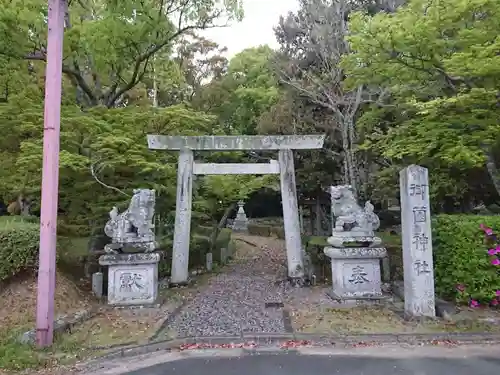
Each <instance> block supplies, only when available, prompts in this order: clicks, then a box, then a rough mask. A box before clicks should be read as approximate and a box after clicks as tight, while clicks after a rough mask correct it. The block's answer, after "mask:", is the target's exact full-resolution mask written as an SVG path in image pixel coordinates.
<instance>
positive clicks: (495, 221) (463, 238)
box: [432, 215, 500, 303]
mask: <svg viewBox="0 0 500 375" xmlns="http://www.w3.org/2000/svg"><path fill="white" fill-rule="evenodd" d="M481 224H484V225H486V226H488V227H490V228H492V229H493V231H494V232H495V233H500V216H476V215H439V216H436V217H435V218H434V219H433V224H432V229H433V245H434V247H433V252H434V272H435V287H436V293H437V294H438V295H439V296H441V297H443V298H447V299H453V300H455V301H457V302H468V301H469V298H472V299H475V300H478V301H479V302H480V303H487V302H489V301H491V300H492V299H493V298H494V297H495V292H496V291H497V290H500V273H499V270H500V268H499V267H498V266H493V265H492V264H491V259H492V257H491V256H489V255H488V253H487V251H488V247H487V245H486V243H485V235H484V233H483V231H482V230H481V229H480V227H479V226H480V225H481ZM458 285H463V286H464V287H465V292H462V291H461V290H460V288H458V289H457V286H458Z"/></svg>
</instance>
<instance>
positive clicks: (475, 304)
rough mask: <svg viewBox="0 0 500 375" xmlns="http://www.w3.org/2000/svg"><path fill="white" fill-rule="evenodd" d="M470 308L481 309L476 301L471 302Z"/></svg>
mask: <svg viewBox="0 0 500 375" xmlns="http://www.w3.org/2000/svg"><path fill="white" fill-rule="evenodd" d="M469 306H470V307H473V308H474V307H479V302H477V301H476V300H475V299H471V300H470V304H469Z"/></svg>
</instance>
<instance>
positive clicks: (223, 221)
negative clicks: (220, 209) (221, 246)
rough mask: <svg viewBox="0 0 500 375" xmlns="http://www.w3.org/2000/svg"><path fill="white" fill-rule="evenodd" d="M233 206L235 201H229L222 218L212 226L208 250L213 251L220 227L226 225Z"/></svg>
mask: <svg viewBox="0 0 500 375" xmlns="http://www.w3.org/2000/svg"><path fill="white" fill-rule="evenodd" d="M235 208H236V203H231V204H230V205H229V207H227V208H226V211H224V215H222V218H221V219H220V220H219V223H218V224H217V226H216V227H215V228H214V230H213V232H212V235H211V236H210V252H213V251H214V249H215V243H216V242H217V237H219V233H220V231H221V229H223V228H224V227H225V226H226V222H227V218H228V217H229V215H230V214H231V212H232V211H233V210H234V209H235Z"/></svg>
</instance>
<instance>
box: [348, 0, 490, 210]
mask: <svg viewBox="0 0 500 375" xmlns="http://www.w3.org/2000/svg"><path fill="white" fill-rule="evenodd" d="M499 17H500V3H498V1H495V0H471V1H462V0H441V1H439V2H433V1H427V0H410V1H409V3H408V5H407V6H405V7H402V8H400V9H399V10H398V11H397V12H396V13H395V14H394V15H387V14H377V15H375V16H373V17H371V16H369V15H367V14H356V15H355V16H353V17H352V19H351V22H350V31H351V36H350V39H349V40H350V43H351V47H352V49H353V53H352V54H351V55H350V56H346V57H345V58H344V62H343V66H344V67H345V68H346V69H347V76H348V79H347V82H346V84H347V85H349V86H350V87H358V86H359V85H361V84H363V85H379V86H382V87H384V88H385V89H387V90H389V91H390V92H391V94H392V97H393V100H394V109H392V110H390V111H384V112H380V111H378V112H367V113H366V115H365V116H364V119H363V120H362V121H363V122H364V124H365V125H367V126H369V130H368V132H367V139H366V143H365V147H367V148H369V149H371V150H372V151H374V152H375V153H378V154H379V155H381V156H382V157H384V158H385V159H386V160H388V161H390V164H389V165H388V166H387V167H388V168H385V169H384V170H383V171H382V173H384V176H383V177H388V176H390V175H394V173H395V172H396V171H397V169H399V168H400V167H401V166H402V165H404V164H408V163H418V164H423V165H426V166H428V167H429V168H430V174H431V180H432V185H431V187H432V189H433V190H432V194H433V195H434V197H436V198H437V199H436V200H435V202H443V206H442V207H435V209H438V210H445V211H452V210H454V209H459V210H468V209H470V208H471V206H472V205H474V204H477V203H480V202H481V200H483V201H489V202H490V203H491V200H492V198H493V199H498V194H495V193H494V189H493V187H494V185H493V184H492V182H491V181H488V180H489V179H488V178H487V176H488V175H487V173H488V172H490V173H491V175H492V177H493V182H496V180H497V177H498V175H497V173H496V170H495V169H496V168H495V165H496V163H495V161H496V160H498V154H499V149H498V134H499V131H500V128H499V125H498V124H499V121H500V109H499V106H498V93H499V88H500V70H499V69H498V67H499V66H500V65H499V64H500V57H499V55H498V48H499V46H500V44H499V43H500V42H499V39H498V36H497V35H498V33H499V32H500V28H499V23H498V18H499ZM485 177H486V178H485ZM382 181H384V180H382ZM387 181H388V180H387V179H385V186H387V187H389V188H390V187H391V186H392V187H395V186H394V184H389V183H387ZM380 185H384V183H382V184H380ZM393 190H394V191H395V189H393ZM495 196H496V197H495Z"/></svg>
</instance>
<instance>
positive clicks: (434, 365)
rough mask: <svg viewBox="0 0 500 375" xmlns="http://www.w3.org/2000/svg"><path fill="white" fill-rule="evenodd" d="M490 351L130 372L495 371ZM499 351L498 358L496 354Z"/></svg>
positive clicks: (244, 359)
mask: <svg viewBox="0 0 500 375" xmlns="http://www.w3.org/2000/svg"><path fill="white" fill-rule="evenodd" d="M497 348H498V350H496V351H492V353H487V354H486V355H484V354H480V355H479V356H478V355H471V356H469V355H466V354H464V355H459V356H451V357H450V356H444V357H442V358H440V357H439V356H436V355H434V356H412V355H406V356H399V355H395V356H394V357H393V358H391V355H387V354H386V355H383V356H366V355H359V356H358V355H356V354H353V355H349V354H339V355H304V354H294V353H279V354H253V355H244V356H239V357H233V358H217V357H214V358H186V359H182V360H177V361H171V362H168V363H162V364H157V365H154V366H151V367H147V368H144V369H141V370H138V371H133V372H128V373H127V375H176V374H179V375H199V374H202V375H333V374H342V375H399V374H405V375H492V374H497V373H498V372H499V369H500V347H497ZM495 354H497V355H496V358H495V357H494V356H495Z"/></svg>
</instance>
